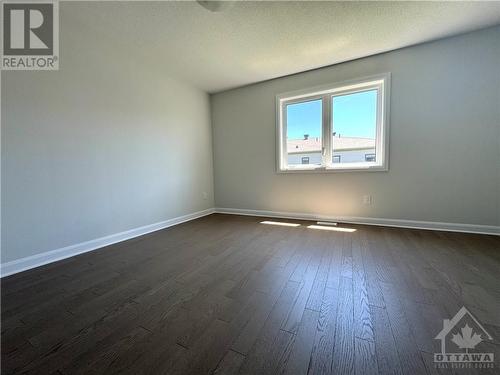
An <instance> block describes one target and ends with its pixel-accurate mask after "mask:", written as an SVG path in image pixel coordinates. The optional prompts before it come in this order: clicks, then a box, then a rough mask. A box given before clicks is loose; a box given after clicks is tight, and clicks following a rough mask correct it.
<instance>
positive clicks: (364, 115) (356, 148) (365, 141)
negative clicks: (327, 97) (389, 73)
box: [332, 90, 377, 163]
mask: <svg viewBox="0 0 500 375" xmlns="http://www.w3.org/2000/svg"><path fill="white" fill-rule="evenodd" d="M332 113H333V116H332V121H333V124H332V131H333V135H332V159H333V160H332V162H333V163H340V162H341V163H365V162H370V163H373V162H375V161H376V153H375V137H376V133H377V90H370V91H363V92H357V93H354V94H348V95H341V96H334V97H333V98H332Z"/></svg>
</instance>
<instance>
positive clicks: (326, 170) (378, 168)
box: [277, 165, 389, 174]
mask: <svg viewBox="0 0 500 375" xmlns="http://www.w3.org/2000/svg"><path fill="white" fill-rule="evenodd" d="M388 170H389V168H388V167H387V166H384V165H370V166H346V167H334V168H331V167H326V168H325V167H317V168H287V169H278V171H277V173H278V174H284V173H339V172H340V173H344V172H387V171H388Z"/></svg>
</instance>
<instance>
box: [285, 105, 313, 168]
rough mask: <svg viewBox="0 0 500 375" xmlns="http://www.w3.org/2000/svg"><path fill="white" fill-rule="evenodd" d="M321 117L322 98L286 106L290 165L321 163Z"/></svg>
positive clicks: (287, 145)
mask: <svg viewBox="0 0 500 375" xmlns="http://www.w3.org/2000/svg"><path fill="white" fill-rule="evenodd" d="M321 117H322V101H321V99H318V100H311V101H307V102H301V103H294V104H288V105H287V106H286V119H287V124H286V152H287V163H288V165H303V164H313V165H321V161H322V157H321V147H322V143H321V133H322V126H321V124H322V119H321Z"/></svg>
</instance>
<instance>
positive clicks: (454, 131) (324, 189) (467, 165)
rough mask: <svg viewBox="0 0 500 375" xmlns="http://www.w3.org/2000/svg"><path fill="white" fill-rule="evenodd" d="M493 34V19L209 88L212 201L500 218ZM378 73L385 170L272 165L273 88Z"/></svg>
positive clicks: (488, 220) (485, 221) (417, 216)
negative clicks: (284, 73) (387, 93)
mask: <svg viewBox="0 0 500 375" xmlns="http://www.w3.org/2000/svg"><path fill="white" fill-rule="evenodd" d="M499 41H500V27H496V28H490V29H486V30H483V31H478V32H474V33H470V34H466V35H462V36H457V37H453V38H449V39H445V40H441V41H437V42H433V43H429V44H423V45H419V46H415V47H410V48H405V49H402V50H398V51H394V52H390V53H385V54H381V55H377V56H372V57H369V58H364V59H360V60H356V61H352V62H347V63H344V64H340V65H335V66H331V67H327V68H323V69H319V70H315V71H310V72H306V73H301V74H297V75H293V76H289V77H284V78H279V79H275V80H271V81H267V82H263V83H259V84H255V85H251V86H247V87H243V88H238V89H234V90H230V91H226V92H222V93H219V94H215V95H213V96H212V97H211V99H212V100H211V104H212V123H213V136H214V165H215V179H214V182H215V202H216V206H217V207H224V208H242V209H256V210H273V211H289V212H300V213H313V214H321V215H331V216H360V217H372V218H389V219H407V220H423V221H435V222H450V223H467V224H477V225H499V224H500V222H499V215H500V210H499V206H500V204H499V195H500V178H499V176H500V147H499V139H500V109H499V108H500V69H499V67H500V43H499ZM382 72H391V73H392V86H391V116H390V119H391V129H390V160H389V171H388V172H356V173H330V174H277V173H276V170H275V168H276V162H275V95H276V94H279V93H282V92H287V91H292V90H297V89H302V88H306V87H309V86H315V85H321V84H326V83H331V82H338V81H343V80H348V79H353V78H357V77H364V76H369V75H372V74H377V73H382ZM363 194H371V195H372V196H373V204H372V205H371V206H365V205H363V204H362V195H363Z"/></svg>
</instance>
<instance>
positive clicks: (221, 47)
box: [61, 1, 500, 92]
mask: <svg viewBox="0 0 500 375" xmlns="http://www.w3.org/2000/svg"><path fill="white" fill-rule="evenodd" d="M64 17H66V18H64ZM68 20H73V21H75V22H74V25H79V27H80V28H84V29H85V33H86V35H87V37H88V38H90V39H93V40H99V42H100V43H103V44H104V45H108V46H112V48H113V49H115V50H116V49H120V50H121V51H122V53H123V55H124V56H127V58H136V59H140V60H141V61H142V63H143V64H148V66H149V67H150V68H151V69H155V70H159V71H162V72H165V74H168V75H170V76H173V77H175V78H177V79H182V80H184V81H187V82H189V83H191V84H193V85H194V86H196V87H199V88H201V89H203V90H206V91H208V92H217V91H222V90H225V89H228V88H233V87H237V86H242V85H246V84H249V83H254V82H258V81H263V80H266V79H271V78H276V77H280V76H284V75H288V74H292V73H297V72H301V71H305V70H310V69H314V68H318V67H321V66H326V65H331V64H335V63H339V62H343V61H347V60H352V59H356V58H360V57H364V56H369V55H373V54H376V53H380V52H385V51H390V50H393V49H397V48H401V47H405V46H409V45H412V44H417V43H421V42H425V41H429V40H434V39H438V38H442V37H446V36H450V35H455V34H459V33H463V32H467V31H471V30H475V29H480V28H484V27H488V26H492V25H496V24H500V2H492V3H488V2H397V3H396V2H310V1H305V2H236V3H235V4H233V5H232V6H229V7H225V8H224V9H223V11H221V12H211V11H209V10H207V9H205V8H203V7H202V6H200V5H199V4H198V3H196V2H61V22H62V24H63V25H68V22H69V21H68ZM65 21H66V22H65ZM75 27H76V26H75Z"/></svg>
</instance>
